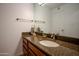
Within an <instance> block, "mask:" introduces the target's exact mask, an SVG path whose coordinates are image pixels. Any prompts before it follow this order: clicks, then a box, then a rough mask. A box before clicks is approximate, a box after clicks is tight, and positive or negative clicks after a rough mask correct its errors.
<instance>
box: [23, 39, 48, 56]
mask: <svg viewBox="0 0 79 59" xmlns="http://www.w3.org/2000/svg"><path fill="white" fill-rule="evenodd" d="M23 53H24V55H27V56H45V55H47V54H46V53H44V51H42V50H41V49H39V48H38V47H37V46H35V45H34V44H33V43H31V42H30V41H29V40H27V39H26V38H23Z"/></svg>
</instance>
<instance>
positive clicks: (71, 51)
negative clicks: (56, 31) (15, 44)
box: [23, 36, 79, 56]
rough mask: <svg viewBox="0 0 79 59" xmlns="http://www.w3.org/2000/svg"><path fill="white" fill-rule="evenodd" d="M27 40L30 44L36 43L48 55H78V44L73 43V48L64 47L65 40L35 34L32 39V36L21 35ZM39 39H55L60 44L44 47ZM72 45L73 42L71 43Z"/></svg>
mask: <svg viewBox="0 0 79 59" xmlns="http://www.w3.org/2000/svg"><path fill="white" fill-rule="evenodd" d="M23 37H24V38H26V39H27V40H29V41H30V42H31V43H32V44H34V45H36V46H37V47H38V48H40V49H42V50H43V51H44V52H46V53H47V54H49V55H52V56H79V46H77V45H74V48H69V47H66V46H65V45H66V44H67V42H63V41H60V40H52V39H50V38H43V37H41V36H37V37H35V38H34V39H33V37H32V36H23ZM41 40H50V41H55V42H56V43H58V44H60V46H58V47H46V46H43V45H41V44H40V43H39V41H41ZM72 45H73V44H72Z"/></svg>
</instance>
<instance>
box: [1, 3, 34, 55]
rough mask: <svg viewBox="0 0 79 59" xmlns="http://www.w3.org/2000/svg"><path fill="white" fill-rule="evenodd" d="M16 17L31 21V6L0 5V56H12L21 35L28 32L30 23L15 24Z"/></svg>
mask: <svg viewBox="0 0 79 59" xmlns="http://www.w3.org/2000/svg"><path fill="white" fill-rule="evenodd" d="M17 17H18V18H24V19H28V20H31V19H33V6H32V4H24V3H23V4H0V55H14V54H15V52H16V49H17V47H18V44H19V42H20V39H21V33H22V32H24V31H30V27H31V25H32V23H30V22H19V21H18V22H17V21H16V18H17ZM20 47H21V46H20ZM19 49H20V48H19ZM20 50H22V49H20Z"/></svg>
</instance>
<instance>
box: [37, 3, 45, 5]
mask: <svg viewBox="0 0 79 59" xmlns="http://www.w3.org/2000/svg"><path fill="white" fill-rule="evenodd" d="M45 4H46V3H38V5H40V6H44V5H45Z"/></svg>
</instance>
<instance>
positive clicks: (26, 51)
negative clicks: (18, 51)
mask: <svg viewBox="0 0 79 59" xmlns="http://www.w3.org/2000/svg"><path fill="white" fill-rule="evenodd" d="M23 53H24V55H28V54H29V53H28V41H27V40H26V39H24V38H23Z"/></svg>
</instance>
